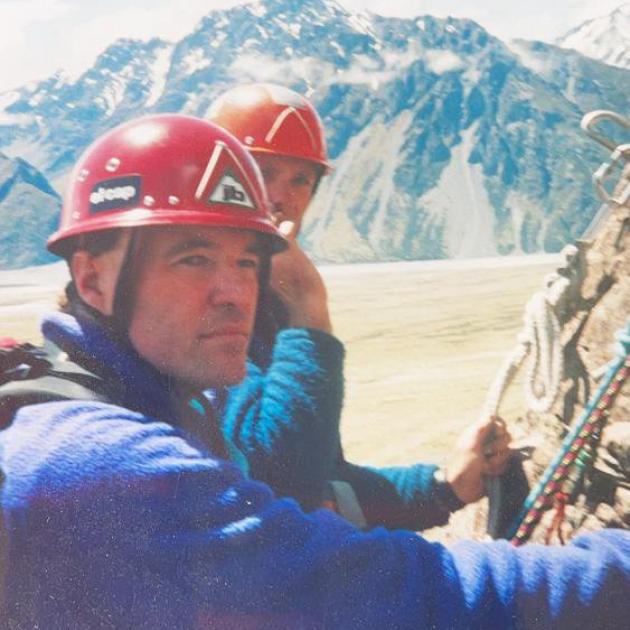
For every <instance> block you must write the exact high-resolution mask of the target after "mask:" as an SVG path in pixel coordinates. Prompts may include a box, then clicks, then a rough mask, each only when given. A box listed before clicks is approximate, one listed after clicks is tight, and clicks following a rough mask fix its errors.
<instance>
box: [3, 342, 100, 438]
mask: <svg viewBox="0 0 630 630" xmlns="http://www.w3.org/2000/svg"><path fill="white" fill-rule="evenodd" d="M11 355H12V356H10V357H8V358H7V357H6V356H5V357H4V365H3V369H2V371H1V373H0V383H2V382H4V384H3V385H0V430H2V429H4V428H6V427H7V426H8V424H9V423H10V421H11V419H12V418H13V416H14V415H15V412H16V411H17V410H18V409H19V408H20V407H26V406H28V405H37V404H40V403H46V402H55V401H59V400H94V401H100V402H111V400H112V396H111V394H110V393H109V392H108V391H107V388H106V384H105V381H104V380H103V379H102V378H100V377H99V376H97V375H96V374H93V373H91V372H88V371H87V370H85V369H84V368H82V367H81V366H79V365H77V364H76V363H73V362H72V361H69V360H67V359H63V358H61V357H62V356H63V355H62V354H61V353H60V352H59V350H58V348H56V347H54V346H52V347H50V346H49V347H48V348H47V349H46V350H44V349H41V348H34V347H33V346H19V347H18V348H16V349H13V350H11Z"/></svg>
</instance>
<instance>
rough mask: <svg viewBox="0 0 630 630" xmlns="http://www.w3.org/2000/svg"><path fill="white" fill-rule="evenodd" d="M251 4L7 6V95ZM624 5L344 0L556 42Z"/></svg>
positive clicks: (584, 0)
mask: <svg viewBox="0 0 630 630" xmlns="http://www.w3.org/2000/svg"><path fill="white" fill-rule="evenodd" d="M244 3H245V0H90V1H89V2H88V1H86V0H0V60H1V63H0V92H4V91H7V90H10V89H13V88H15V87H18V86H20V85H23V84H25V83H27V82H29V81H34V80H40V79H44V78H46V77H48V76H50V75H52V74H53V73H54V72H56V71H58V70H65V71H66V72H68V73H69V74H70V75H71V76H73V77H76V76H78V75H79V74H80V73H81V72H83V71H84V70H86V69H87V68H88V67H90V66H91V65H92V64H93V62H94V60H95V59H96V57H97V56H98V55H99V54H100V53H101V52H102V51H103V50H104V49H105V48H106V47H107V46H108V45H109V44H111V43H112V42H113V41H115V40H116V39H119V38H121V37H132V38H138V39H143V40H147V39H150V38H151V37H155V36H157V37H161V38H163V39H166V40H170V41H175V40H178V39H180V38H181V37H183V36H184V35H185V34H187V33H189V32H190V31H191V30H192V29H193V28H194V27H195V25H196V24H197V22H198V21H199V19H200V18H201V17H202V16H203V15H205V14H206V13H208V12H210V11H211V10H213V9H221V8H227V7H230V6H234V5H236V4H244ZM623 3H624V1H623V0H527V2H523V1H522V0H518V1H514V0H428V1H424V0H411V1H410V0H340V1H339V4H341V5H343V6H344V7H345V8H346V9H348V10H351V11H361V10H369V11H371V12H372V13H377V14H380V15H388V16H399V17H415V16H418V15H426V14H430V15H434V16H436V17H446V16H448V15H453V16H455V17H466V18H471V19H473V20H475V21H477V22H478V23H479V24H481V25H482V26H483V27H484V28H486V29H487V30H488V31H490V32H491V33H492V34H493V35H496V36H498V37H500V38H501V39H506V40H508V39H514V38H518V37H521V38H524V39H539V40H542V41H548V42H551V41H553V40H554V39H555V38H556V37H558V36H559V35H562V34H564V33H565V32H566V31H567V30H569V29H570V28H572V27H573V26H576V25H578V24H580V23H581V22H583V21H585V20H587V19H591V18H593V17H598V16H600V15H605V14H607V13H610V12H611V11H612V10H613V9H615V8H616V7H618V6H620V5H621V4H623Z"/></svg>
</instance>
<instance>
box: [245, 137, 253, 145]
mask: <svg viewBox="0 0 630 630" xmlns="http://www.w3.org/2000/svg"><path fill="white" fill-rule="evenodd" d="M244 142H245V144H246V145H248V146H251V145H252V144H254V138H253V136H245V139H244Z"/></svg>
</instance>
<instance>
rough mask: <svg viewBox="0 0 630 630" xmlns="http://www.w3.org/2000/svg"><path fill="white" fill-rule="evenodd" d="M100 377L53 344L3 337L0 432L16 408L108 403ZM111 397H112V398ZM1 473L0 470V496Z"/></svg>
mask: <svg viewBox="0 0 630 630" xmlns="http://www.w3.org/2000/svg"><path fill="white" fill-rule="evenodd" d="M112 398H113V397H112V395H111V392H108V391H107V390H106V387H105V382H104V381H103V379H101V378H100V377H98V376H96V375H95V374H92V373H91V372H88V371H87V370H85V369H83V368H82V367H80V366H79V365H77V364H76V363H73V362H71V361H68V360H61V357H60V352H59V349H58V348H56V347H55V346H53V345H50V346H49V347H47V348H45V349H44V348H39V347H36V346H33V345H31V344H29V343H24V344H18V343H16V342H13V341H12V340H9V339H7V338H2V339H1V343H0V431H2V430H3V429H6V428H7V426H9V424H10V422H11V420H12V418H13V416H14V415H15V412H16V411H17V410H18V409H19V408H20V407H25V406H27V405H36V404H38V403H44V402H53V401H58V400H72V399H79V400H98V401H103V402H111V401H112ZM114 398H115V397H114ZM3 477H4V475H3V473H2V469H1V468H0V497H1V494H2V483H3ZM2 521H3V514H2V509H1V504H0V619H1V618H3V617H4V611H3V598H4V578H5V571H6V569H7V562H8V558H7V554H6V550H7V546H6V545H7V538H6V531H5V530H4V525H3V522H2Z"/></svg>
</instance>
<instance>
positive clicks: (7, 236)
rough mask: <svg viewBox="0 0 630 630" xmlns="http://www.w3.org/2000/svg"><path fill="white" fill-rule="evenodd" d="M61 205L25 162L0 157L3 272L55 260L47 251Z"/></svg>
mask: <svg viewBox="0 0 630 630" xmlns="http://www.w3.org/2000/svg"><path fill="white" fill-rule="evenodd" d="M60 205H61V201H60V199H59V195H58V194H57V193H56V192H55V191H54V190H53V189H52V188H51V187H50V184H49V183H48V182H47V181H46V178H45V177H44V176H43V175H42V174H41V173H40V172H39V171H38V170H37V169H35V168H34V167H33V166H31V165H30V164H28V163H27V162H25V161H24V160H21V159H19V158H18V159H9V158H8V157H6V156H5V155H3V154H2V153H0V269H17V268H20V267H26V266H27V265H35V264H43V263H46V262H50V261H52V260H54V259H55V258H54V256H52V255H50V254H49V253H48V252H47V251H46V248H45V244H46V239H47V238H48V236H49V235H50V234H51V233H52V231H53V230H54V229H55V228H56V225H57V220H58V217H59V208H60Z"/></svg>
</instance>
